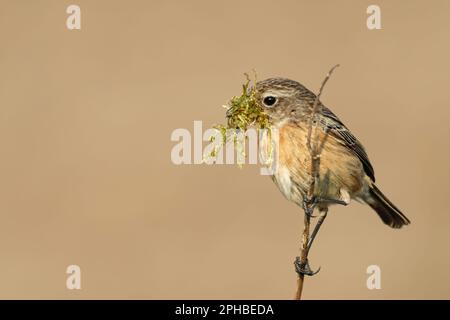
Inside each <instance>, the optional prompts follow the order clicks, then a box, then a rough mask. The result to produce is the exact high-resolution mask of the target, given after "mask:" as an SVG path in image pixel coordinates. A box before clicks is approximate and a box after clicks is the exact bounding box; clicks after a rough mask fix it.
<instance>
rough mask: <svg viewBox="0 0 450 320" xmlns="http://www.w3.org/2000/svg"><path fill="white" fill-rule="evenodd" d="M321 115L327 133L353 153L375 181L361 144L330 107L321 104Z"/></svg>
mask: <svg viewBox="0 0 450 320" xmlns="http://www.w3.org/2000/svg"><path fill="white" fill-rule="evenodd" d="M322 115H323V116H324V117H323V118H322V121H321V122H322V124H323V125H325V126H326V127H327V128H328V130H329V134H332V135H333V136H334V137H335V138H337V139H338V141H341V142H342V144H344V145H345V146H346V147H347V148H349V149H350V150H352V151H353V152H354V153H355V155H356V156H357V157H358V158H359V160H360V161H361V163H362V165H363V168H364V172H365V173H366V174H367V175H368V176H369V177H370V178H371V179H372V181H373V182H375V172H374V170H373V167H372V164H371V163H370V160H369V157H368V155H367V153H366V151H365V150H364V147H363V146H362V144H361V143H360V142H359V141H358V139H356V137H355V136H354V135H353V134H352V133H351V132H350V130H348V128H347V127H346V126H345V125H344V124H343V123H342V121H341V120H339V118H338V117H337V116H336V115H335V114H334V113H333V112H331V110H330V109H328V108H327V107H325V106H322Z"/></svg>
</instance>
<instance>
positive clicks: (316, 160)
mask: <svg viewBox="0 0 450 320" xmlns="http://www.w3.org/2000/svg"><path fill="white" fill-rule="evenodd" d="M338 66H339V65H338V64H337V65H335V66H334V67H333V68H331V69H330V71H328V74H327V75H326V77H325V79H324V80H323V81H322V85H321V86H320V89H319V92H318V94H317V95H316V99H315V100H314V104H313V108H312V111H311V114H310V117H309V123H308V136H307V140H306V144H307V148H308V151H309V154H310V157H311V173H310V175H311V179H310V185H309V189H308V194H307V195H305V200H304V203H305V207H304V210H305V219H304V222H305V223H304V224H305V225H304V229H303V233H302V245H301V252H300V264H301V265H302V266H306V265H307V263H308V253H309V252H308V244H309V239H310V235H309V230H310V226H311V218H310V217H311V216H312V214H313V211H314V207H313V201H314V189H315V184H316V180H317V179H318V176H319V167H320V154H321V152H322V149H323V146H324V144H325V140H326V138H327V132H326V134H325V135H324V138H323V140H322V142H321V143H320V144H319V141H317V140H318V136H317V134H316V127H317V122H318V121H315V120H316V119H315V118H316V115H317V114H318V113H320V109H319V108H321V106H322V105H321V103H320V96H321V95H322V91H323V88H324V87H325V84H326V83H327V81H328V80H329V79H330V76H331V74H332V73H333V71H334V69H336V68H337V67H338ZM313 126H314V142H313V141H312V140H313V139H312V132H313ZM304 279H305V275H304V274H303V273H300V274H299V276H298V280H297V293H296V295H295V299H296V300H300V299H301V298H302V292H303V282H304Z"/></svg>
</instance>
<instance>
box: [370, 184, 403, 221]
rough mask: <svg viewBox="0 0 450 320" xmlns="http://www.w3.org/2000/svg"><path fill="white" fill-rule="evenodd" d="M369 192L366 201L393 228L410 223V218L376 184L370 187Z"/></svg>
mask: <svg viewBox="0 0 450 320" xmlns="http://www.w3.org/2000/svg"><path fill="white" fill-rule="evenodd" d="M369 194H370V196H369V197H367V198H366V199H365V201H366V202H367V204H368V205H369V206H371V207H372V209H374V210H375V211H376V212H377V213H378V215H379V216H380V218H381V220H383V222H384V223H385V224H387V225H388V226H390V227H391V228H401V227H403V226H404V225H408V224H409V223H410V221H409V219H408V218H407V217H406V216H405V215H404V214H403V213H402V212H401V211H400V210H399V209H398V208H397V207H396V206H395V205H394V204H393V203H392V202H391V201H389V199H388V198H386V196H385V195H384V194H383V193H382V192H381V191H380V189H378V188H377V187H376V186H375V185H374V184H372V186H371V187H370V190H369Z"/></svg>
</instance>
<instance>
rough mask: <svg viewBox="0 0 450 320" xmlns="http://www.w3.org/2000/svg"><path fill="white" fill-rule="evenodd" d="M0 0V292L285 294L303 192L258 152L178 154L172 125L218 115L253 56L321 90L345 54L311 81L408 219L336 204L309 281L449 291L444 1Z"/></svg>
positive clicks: (336, 295) (289, 291)
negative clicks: (284, 183) (74, 279)
mask: <svg viewBox="0 0 450 320" xmlns="http://www.w3.org/2000/svg"><path fill="white" fill-rule="evenodd" d="M0 4H1V10H0V38H1V39H2V44H1V50H0V284H1V285H0V298H3V299H11V298H25V299H34V298H40V299H48V298H56V299H78V298H83V299H93V298H101V299H119V298H121V299H292V298H293V296H294V293H295V289H296V277H297V276H296V273H295V272H294V266H293V261H294V258H295V256H296V255H298V249H299V246H300V234H301V231H302V228H303V216H302V215H303V212H302V211H301V210H300V209H299V208H297V207H296V206H295V205H294V204H293V203H290V202H288V201H286V200H285V199H284V198H283V196H282V195H281V193H280V192H279V191H278V190H277V188H276V187H275V185H274V184H273V183H272V182H271V181H270V179H269V178H268V177H265V176H261V175H260V174H259V167H258V166H255V165H253V166H251V165H247V166H244V168H243V169H239V168H238V167H237V166H234V165H215V166H214V165H213V166H207V165H180V166H176V165H174V164H173V163H172V161H171V158H170V153H171V150H172V148H173V146H174V145H175V144H176V143H175V142H172V141H170V135H171V133H172V131H173V130H174V129H177V128H187V129H189V130H190V131H191V132H192V131H193V121H194V120H201V121H203V125H204V129H206V128H207V127H209V126H211V125H213V124H215V123H222V122H223V121H224V109H223V108H221V106H222V105H223V104H224V103H226V102H227V101H228V100H229V99H230V98H231V97H232V96H233V95H237V94H240V92H241V84H242V83H243V81H244V76H243V73H244V72H249V71H251V70H252V69H255V70H256V71H257V73H258V77H259V78H260V79H263V78H267V77H272V76H283V77H288V78H292V79H294V80H297V81H299V82H301V83H302V84H304V85H305V86H306V87H308V88H310V89H311V90H313V91H315V92H316V91H317V90H318V88H319V86H320V83H321V81H322V79H323V78H324V76H325V75H326V73H327V71H328V70H329V68H330V67H331V66H333V65H334V64H336V63H340V64H341V67H340V68H339V69H337V70H336V72H335V74H334V75H333V77H332V79H331V80H330V82H329V83H328V84H327V87H326V88H325V92H324V94H323V97H322V101H323V102H324V104H325V105H327V106H328V107H330V108H331V109H332V110H333V111H334V112H335V113H336V114H337V115H338V116H339V117H340V118H341V119H342V120H343V121H344V123H345V124H346V125H347V126H348V127H349V128H350V129H351V130H352V132H353V133H354V134H355V135H356V136H357V137H358V138H359V139H360V140H361V141H362V143H363V144H364V145H365V146H366V148H367V151H368V154H369V157H370V159H371V161H372V164H373V165H374V167H375V172H376V176H377V184H378V186H379V187H380V188H381V189H382V190H383V192H385V193H386V194H387V195H388V196H389V198H390V199H391V200H392V201H393V202H394V203H396V204H397V205H398V206H399V207H400V208H401V209H402V210H403V212H404V213H405V214H406V215H407V216H408V217H409V218H410V219H411V221H412V224H411V225H410V226H408V227H406V228H404V229H402V230H392V229H390V228H388V227H386V226H385V225H383V224H382V222H381V221H380V219H379V218H378V217H377V215H376V214H375V213H374V212H373V211H372V210H371V209H370V208H369V207H366V206H362V205H360V204H358V203H352V204H351V205H350V206H348V207H345V208H343V207H334V208H332V210H331V212H330V214H329V216H328V218H327V221H326V222H325V224H324V226H323V227H322V230H321V232H320V234H319V236H318V239H317V242H316V243H315V246H314V248H313V249H312V252H311V255H310V262H311V265H312V267H313V268H318V267H319V266H321V267H322V270H321V272H320V273H319V274H318V275H316V276H314V277H312V278H309V277H308V278H307V279H306V282H305V287H304V294H303V295H304V298H305V299H422V298H424V299H449V298H450V275H449V269H450V253H449V250H448V245H449V241H450V233H449V223H450V214H449V210H448V206H447V199H448V197H449V185H448V180H449V179H450V174H449V162H450V153H449V139H450V132H449V131H450V129H449V126H448V123H447V119H448V118H449V116H450V110H449V105H450V97H449V95H448V91H449V90H448V84H449V81H450V72H449V71H450V62H449V58H448V57H449V56H450V43H449V32H450V2H448V1H445V0H442V1H439V0H435V1H431V2H430V1H424V0H423V1H376V2H373V1H356V0H354V1H348V0H346V1H315V2H312V1H294V0H292V1H287V0H284V1H256V0H255V1H234V0H232V1H226V2H225V1H221V2H219V1H206V0H205V1H196V0H192V1H162V0H161V1H157V0H154V1H137V0H133V1H112V0H108V1H106V0H101V1H100V0H99V1H86V0H77V1H65V0H64V1H56V0H42V1H32V2H31V1H12V0H1V1H0ZM71 4H77V5H79V6H80V8H81V30H68V29H67V28H66V19H67V17H68V16H69V15H68V14H67V13H66V8H67V7H68V6H69V5H71ZM371 4H377V5H379V6H380V8H381V21H382V22H381V23H382V29H381V30H369V29H368V28H367V26H366V19H367V17H368V14H367V13H366V9H367V7H368V6H369V5H371ZM72 264H75V265H79V266H80V268H81V287H82V289H81V290H68V289H67V288H66V279H67V277H68V275H67V274H66V268H67V266H69V265H72ZM370 265H378V266H380V268H381V289H380V290H368V289H367V287H366V280H367V278H368V274H367V273H366V269H367V267H368V266H370Z"/></svg>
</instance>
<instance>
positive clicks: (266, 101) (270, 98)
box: [263, 96, 277, 107]
mask: <svg viewBox="0 0 450 320" xmlns="http://www.w3.org/2000/svg"><path fill="white" fill-rule="evenodd" d="M275 102H277V98H275V97H274V96H267V97H265V98H264V100H263V103H264V104H265V105H266V106H267V107H271V106H273V105H274V104H275Z"/></svg>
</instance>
